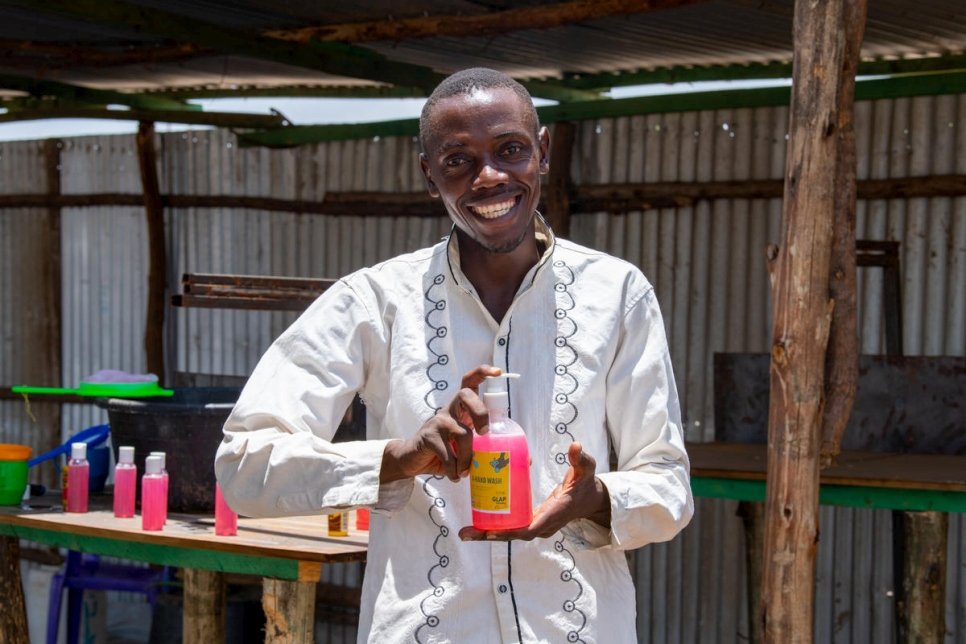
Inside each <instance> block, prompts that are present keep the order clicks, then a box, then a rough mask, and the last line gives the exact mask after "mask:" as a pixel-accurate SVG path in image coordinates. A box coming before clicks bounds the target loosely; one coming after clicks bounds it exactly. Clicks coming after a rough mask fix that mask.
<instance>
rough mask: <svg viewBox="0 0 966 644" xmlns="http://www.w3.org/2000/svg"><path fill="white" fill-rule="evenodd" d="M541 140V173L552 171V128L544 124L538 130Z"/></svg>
mask: <svg viewBox="0 0 966 644" xmlns="http://www.w3.org/2000/svg"><path fill="white" fill-rule="evenodd" d="M537 139H538V140H539V141H540V174H549V173H550V130H548V129H547V126H546V125H544V126H543V127H541V128H540V131H539V132H537Z"/></svg>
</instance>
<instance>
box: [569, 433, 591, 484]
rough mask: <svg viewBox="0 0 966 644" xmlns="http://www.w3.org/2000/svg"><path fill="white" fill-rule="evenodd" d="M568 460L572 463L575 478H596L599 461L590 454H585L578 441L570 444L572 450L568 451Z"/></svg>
mask: <svg viewBox="0 0 966 644" xmlns="http://www.w3.org/2000/svg"><path fill="white" fill-rule="evenodd" d="M567 460H568V461H570V467H572V468H573V470H574V477H575V478H578V479H580V478H584V477H587V476H595V475H596V473H597V459H595V458H594V457H593V456H591V455H590V452H585V451H584V448H583V446H582V445H581V444H580V443H579V442H578V441H574V442H573V443H571V444H570V448H569V449H568V450H567Z"/></svg>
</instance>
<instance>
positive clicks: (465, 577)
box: [216, 217, 693, 644]
mask: <svg viewBox="0 0 966 644" xmlns="http://www.w3.org/2000/svg"><path fill="white" fill-rule="evenodd" d="M536 226H537V230H538V236H542V237H543V239H544V240H545V242H546V246H547V248H546V250H545V251H544V253H543V255H542V257H541V259H540V261H539V263H538V264H537V265H536V266H534V267H533V268H532V269H531V271H530V272H529V273H528V274H527V276H526V278H525V279H524V280H523V283H522V284H521V286H520V289H519V292H518V293H517V294H516V297H515V299H514V301H513V304H512V305H511V307H510V309H509V310H508V311H507V313H506V315H505V316H504V319H503V320H502V321H500V322H497V321H496V320H494V319H493V318H492V316H491V315H490V314H489V312H488V311H487V310H486V308H485V307H484V306H483V304H482V303H481V302H480V300H479V298H478V296H477V294H476V292H475V290H474V288H473V286H472V284H470V283H469V281H468V280H467V279H466V277H465V276H464V275H463V273H462V272H461V270H460V263H459V251H458V245H457V243H456V241H455V236H454V237H453V238H451V239H450V240H449V241H447V240H444V241H442V242H440V243H439V244H437V245H436V246H434V247H432V248H427V249H424V250H421V251H418V252H415V253H412V254H407V255H402V256H400V257H397V258H394V259H391V260H389V261H386V262H383V263H381V264H379V265H377V266H374V267H372V268H367V269H363V270H360V271H358V272H356V273H353V274H352V275H349V276H348V277H346V278H344V279H342V280H340V281H339V282H338V283H337V284H336V285H334V286H333V287H331V288H330V289H329V290H328V291H327V292H326V293H324V294H323V295H322V296H321V297H320V298H319V299H318V300H317V301H316V302H314V303H313V304H312V305H311V307H310V308H309V309H308V310H307V311H306V312H305V313H304V314H303V315H302V316H301V317H300V318H299V319H298V320H297V321H296V322H295V323H294V324H293V325H292V326H291V327H290V328H289V329H288V330H287V331H286V332H285V333H284V334H283V335H281V336H280V337H279V339H278V340H277V341H276V342H275V343H274V344H273V345H272V346H271V347H270V348H269V349H268V351H267V352H266V353H265V355H264V356H263V358H262V359H261V361H260V362H259V364H258V365H257V367H256V368H255V370H254V372H253V374H252V376H251V378H250V380H249V381H248V384H247V385H246V387H245V389H244V391H243V392H242V394H241V397H240V398H239V400H238V404H237V405H236V407H235V409H234V411H233V412H232V414H231V416H230V418H229V419H228V422H227V423H226V424H225V439H224V442H223V443H222V445H221V446H220V448H219V450H218V455H217V458H216V471H217V474H218V479H219V481H220V482H221V485H222V487H223V489H224V493H225V496H226V498H227V499H228V501H229V503H230V504H231V505H232V507H233V508H235V509H236V510H237V511H239V512H241V513H242V514H245V515H250V516H280V515H297V514H318V515H320V514H321V513H324V512H326V511H331V510H336V509H345V508H351V507H360V506H362V507H370V508H375V509H376V512H375V513H374V515H373V517H372V528H371V533H370V546H369V552H368V558H367V564H366V574H365V580H364V583H363V592H362V612H361V616H360V623H359V641H372V642H379V643H385V642H458V643H460V644H464V643H473V642H479V643H481V644H491V643H492V642H499V641H503V642H602V643H607V644H611V643H615V642H635V641H636V639H637V638H636V633H635V594H634V588H633V585H632V582H631V578H630V574H629V572H628V568H627V562H626V559H625V556H624V552H623V550H625V549H630V548H637V547H640V546H643V545H645V544H648V543H653V542H659V541H666V540H668V539H671V538H672V537H673V536H674V535H676V534H677V533H678V531H680V530H681V529H682V528H683V527H684V526H685V525H686V524H687V522H688V521H689V520H690V518H691V515H692V513H693V501H692V498H691V491H690V484H689V465H688V460H687V455H686V454H685V449H684V441H683V435H682V429H681V422H680V412H679V404H678V397H677V391H676V388H675V384H674V377H673V374H672V370H671V362H670V357H669V353H668V348H667V341H666V338H665V332H664V324H663V321H662V319H661V313H660V310H659V308H658V305H657V301H656V299H655V297H654V292H653V288H652V287H651V285H650V284H649V283H648V282H647V280H646V279H645V277H644V276H643V275H642V274H641V272H640V271H639V270H638V269H637V268H636V267H634V266H633V265H631V264H629V263H627V262H624V261H622V260H619V259H616V258H614V257H611V256H608V255H606V254H604V253H601V252H598V251H595V250H591V249H588V248H584V247H582V246H579V245H577V244H574V243H571V242H569V241H566V240H554V239H553V236H552V234H551V233H550V232H549V230H548V229H547V228H546V227H545V225H544V224H543V222H542V221H541V220H540V218H539V217H538V218H537V222H536ZM484 363H485V364H492V365H495V366H498V367H500V368H502V369H504V370H505V371H512V372H517V373H520V374H521V376H522V377H521V378H520V379H519V380H511V381H508V382H509V392H510V416H511V417H512V418H513V419H515V420H516V421H517V423H519V424H520V425H521V426H522V427H523V428H524V431H525V432H526V434H527V440H528V442H529V447H530V454H531V458H532V467H531V480H532V487H533V504H534V507H536V506H537V505H538V504H539V503H541V502H542V501H543V500H544V499H545V498H546V497H547V496H548V494H549V493H550V491H551V490H552V489H553V487H554V486H556V485H557V484H558V483H559V482H560V481H561V480H562V479H563V476H564V473H565V472H566V471H567V467H568V463H567V448H568V447H569V445H570V444H571V443H572V442H573V441H580V442H581V444H582V445H583V448H584V450H586V451H588V452H589V453H590V454H592V455H593V456H594V458H595V459H596V460H597V471H598V477H599V478H600V479H601V480H602V481H603V482H604V483H605V485H606V486H607V489H608V491H609V494H610V501H611V521H612V523H611V529H610V531H608V530H606V529H604V528H602V527H600V526H598V525H597V524H595V523H593V522H591V521H589V520H582V521H578V522H575V523H572V524H570V525H569V526H567V528H566V529H564V530H562V531H561V532H558V533H557V534H555V535H554V536H553V537H551V538H548V539H537V540H535V541H532V542H522V541H513V542H509V543H507V542H462V541H460V539H459V536H458V532H459V530H460V528H462V527H464V526H468V525H470V524H471V523H472V521H471V514H470V491H469V480H468V479H463V480H462V481H460V482H459V483H453V482H451V481H449V480H448V479H445V478H439V477H433V476H420V477H417V478H416V480H415V482H413V481H411V480H410V481H398V482H395V483H392V484H388V485H385V486H382V487H381V488H380V485H379V468H380V464H381V459H382V453H383V450H384V448H385V445H386V442H387V441H388V440H391V439H402V438H407V437H409V436H411V435H413V434H414V433H415V432H416V431H417V430H418V429H419V428H420V426H421V425H422V424H423V423H424V422H425V421H426V420H427V419H428V418H430V417H431V416H432V415H433V414H435V413H436V411H437V410H438V409H440V408H442V407H445V406H446V405H448V403H449V401H450V399H451V398H452V397H453V395H454V394H455V393H456V392H457V391H458V389H459V386H460V381H461V378H462V376H463V374H465V373H466V372H468V371H470V370H471V369H473V368H475V367H477V366H478V365H480V364H484ZM356 392H358V393H359V394H360V396H361V397H362V399H363V400H364V401H365V404H366V424H367V438H368V440H366V441H359V442H341V443H331V442H330V440H331V439H332V437H333V434H334V432H335V430H336V428H337V427H338V425H339V422H340V420H341V419H342V416H343V414H344V412H345V409H346V408H347V407H348V405H349V404H350V402H351V400H352V397H353V395H354V394H355V393H356ZM611 450H613V452H614V454H615V455H616V464H617V470H616V471H613V472H611V471H608V469H609V467H608V465H609V461H610V456H609V454H610V451H611ZM321 520H322V518H321V516H320V521H321Z"/></svg>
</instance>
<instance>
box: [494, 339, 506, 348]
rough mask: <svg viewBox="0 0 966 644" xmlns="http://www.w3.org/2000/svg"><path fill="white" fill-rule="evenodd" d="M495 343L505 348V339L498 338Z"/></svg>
mask: <svg viewBox="0 0 966 644" xmlns="http://www.w3.org/2000/svg"><path fill="white" fill-rule="evenodd" d="M496 343H497V344H498V345H500V346H501V347H503V346H506V338H500V339H499V340H497V341H496Z"/></svg>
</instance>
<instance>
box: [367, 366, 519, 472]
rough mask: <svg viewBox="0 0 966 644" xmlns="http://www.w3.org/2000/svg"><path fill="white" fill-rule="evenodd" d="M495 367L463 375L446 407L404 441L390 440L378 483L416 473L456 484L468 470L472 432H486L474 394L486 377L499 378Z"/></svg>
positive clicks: (484, 416) (481, 407) (479, 401)
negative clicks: (445, 478)
mask: <svg viewBox="0 0 966 644" xmlns="http://www.w3.org/2000/svg"><path fill="white" fill-rule="evenodd" d="M502 373H503V371H502V370H501V369H500V368H499V367H492V366H490V365H480V366H479V367H477V368H476V369H473V370H472V371H470V372H469V373H467V374H466V375H464V376H463V381H462V383H461V384H460V390H459V392H457V394H456V395H455V396H454V397H453V399H452V400H451V401H450V403H449V406H448V407H447V408H445V409H441V410H439V411H438V412H437V413H436V415H435V416H433V417H432V418H430V419H429V420H428V421H426V422H425V423H424V424H423V426H422V427H420V428H419V431H418V432H416V434H415V435H414V436H413V437H412V438H409V439H408V440H395V441H390V442H389V443H388V444H387V445H386V450H385V451H384V452H383V455H382V468H381V469H380V470H379V482H380V483H390V482H392V481H398V480H400V479H405V478H412V477H414V476H417V475H419V474H433V475H437V476H445V477H447V478H448V479H449V480H451V481H459V480H460V478H462V477H463V476H466V474H467V473H468V472H469V470H470V461H471V460H472V458H473V432H474V431H476V432H478V433H480V434H484V433H486V430H487V424H488V423H489V418H488V416H487V411H486V405H485V404H484V403H483V400H482V399H481V398H480V395H479V393H478V391H477V389H478V388H479V386H480V384H481V383H482V382H483V381H484V380H486V378H487V376H499V375H500V374H502Z"/></svg>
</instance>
